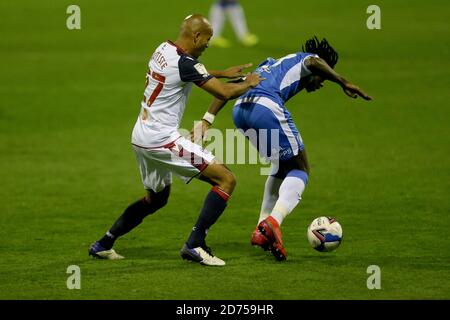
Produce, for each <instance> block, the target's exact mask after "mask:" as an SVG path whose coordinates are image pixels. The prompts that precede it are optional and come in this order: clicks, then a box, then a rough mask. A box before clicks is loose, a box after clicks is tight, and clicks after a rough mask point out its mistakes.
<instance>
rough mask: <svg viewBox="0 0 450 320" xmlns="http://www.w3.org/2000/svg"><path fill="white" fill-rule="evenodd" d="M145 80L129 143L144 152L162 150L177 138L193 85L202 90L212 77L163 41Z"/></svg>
mask: <svg viewBox="0 0 450 320" xmlns="http://www.w3.org/2000/svg"><path fill="white" fill-rule="evenodd" d="M146 78H147V80H146V84H145V90H144V99H143V101H142V102H141V112H140V114H139V116H138V118H137V120H136V124H135V125H134V129H133V133H132V138H131V142H132V143H133V144H135V145H137V146H141V147H146V148H155V147H161V146H164V145H166V144H168V143H170V142H172V141H174V140H176V139H177V138H178V137H179V136H180V134H179V133H178V128H179V127H180V122H181V119H182V117H183V113H184V109H185V107H186V101H187V98H188V96H189V93H190V91H191V89H192V83H195V84H196V85H198V86H202V85H203V84H204V83H205V82H206V81H208V80H209V79H211V78H212V76H211V75H210V74H209V73H208V71H207V70H206V68H205V67H204V66H203V65H202V64H201V63H200V62H199V61H198V60H197V59H195V58H193V57H191V56H190V55H188V54H187V53H185V52H184V51H183V50H182V49H181V48H179V47H177V46H176V45H175V44H174V43H173V42H171V41H166V42H164V43H162V44H161V45H160V46H159V47H158V48H157V49H156V50H155V52H154V53H153V55H152V57H151V59H150V61H149V63H148V72H147V75H146Z"/></svg>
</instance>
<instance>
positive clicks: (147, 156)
mask: <svg viewBox="0 0 450 320" xmlns="http://www.w3.org/2000/svg"><path fill="white" fill-rule="evenodd" d="M133 149H134V152H135V154H136V160H137V163H138V167H139V171H140V173H141V179H142V183H143V184H144V187H145V189H147V190H153V191H154V192H160V191H162V190H163V189H164V188H165V187H166V186H168V185H170V184H172V172H173V173H175V174H176V175H177V176H178V177H179V178H180V179H182V180H183V181H184V182H185V183H189V181H191V180H192V178H194V177H195V176H197V175H198V174H199V173H200V172H202V171H203V170H204V169H206V167H207V166H208V164H210V163H211V162H212V161H213V160H214V155H213V154H212V153H211V152H209V151H208V150H205V149H203V148H202V147H201V146H199V145H198V144H195V143H193V142H191V141H190V140H188V139H186V138H184V137H179V138H178V139H177V140H175V141H173V142H171V143H169V144H166V145H165V146H162V147H156V148H145V147H141V146H138V145H136V144H133Z"/></svg>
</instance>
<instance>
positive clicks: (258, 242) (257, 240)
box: [251, 227, 270, 251]
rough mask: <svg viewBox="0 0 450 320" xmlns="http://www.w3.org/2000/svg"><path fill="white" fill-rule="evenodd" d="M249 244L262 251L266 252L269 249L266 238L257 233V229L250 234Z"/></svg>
mask: <svg viewBox="0 0 450 320" xmlns="http://www.w3.org/2000/svg"><path fill="white" fill-rule="evenodd" d="M251 243H252V246H258V247H261V248H263V250H264V251H267V250H269V248H270V244H269V240H267V237H266V236H265V235H263V234H262V233H261V232H260V231H259V229H258V227H256V229H255V231H253V233H252V240H251Z"/></svg>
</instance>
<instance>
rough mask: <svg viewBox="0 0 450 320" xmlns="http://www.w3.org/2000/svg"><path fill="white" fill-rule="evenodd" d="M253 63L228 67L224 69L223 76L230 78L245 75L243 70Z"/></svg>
mask: <svg viewBox="0 0 450 320" xmlns="http://www.w3.org/2000/svg"><path fill="white" fill-rule="evenodd" d="M252 65H253V63H247V64H243V65H241V66H235V67H231V68H228V69H226V70H224V71H223V77H224V78H228V79H234V78H239V77H243V76H245V73H243V72H242V71H243V70H244V69H247V68H250V67H251V66H252Z"/></svg>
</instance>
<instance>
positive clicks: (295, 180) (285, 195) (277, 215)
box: [270, 169, 308, 225]
mask: <svg viewBox="0 0 450 320" xmlns="http://www.w3.org/2000/svg"><path fill="white" fill-rule="evenodd" d="M307 183H308V174H307V173H306V172H305V171H302V170H297V169H295V170H291V171H289V173H288V174H287V175H286V178H284V180H283V182H282V183H281V186H280V190H279V196H278V200H277V202H276V203H275V206H274V207H273V210H272V213H271V214H270V215H271V216H272V217H273V218H274V219H275V220H277V222H278V224H279V225H281V224H282V223H283V220H284V219H285V218H286V217H287V216H288V215H289V214H290V213H291V212H292V210H294V208H295V207H296V206H297V204H298V203H299V202H300V200H301V198H302V193H303V191H304V190H305V187H306V184H307Z"/></svg>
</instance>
